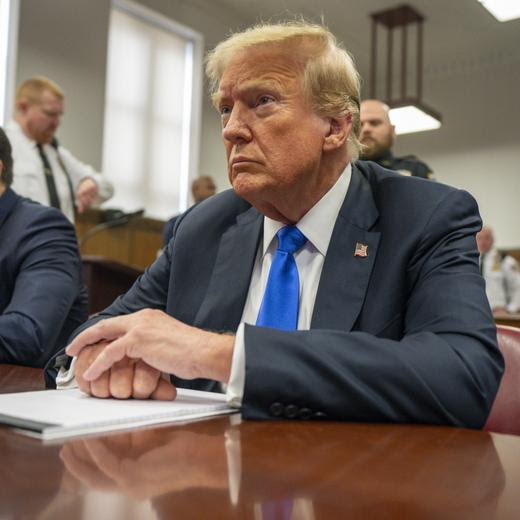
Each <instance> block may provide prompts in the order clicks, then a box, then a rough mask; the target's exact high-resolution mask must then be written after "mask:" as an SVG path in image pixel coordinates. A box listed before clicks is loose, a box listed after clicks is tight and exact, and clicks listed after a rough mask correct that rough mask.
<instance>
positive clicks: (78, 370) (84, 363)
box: [74, 346, 94, 395]
mask: <svg viewBox="0 0 520 520" xmlns="http://www.w3.org/2000/svg"><path fill="white" fill-rule="evenodd" d="M93 349H94V347H92V346H91V347H88V348H85V349H84V350H82V351H81V352H80V353H79V355H78V357H77V358H76V363H75V365H74V375H75V378H76V383H77V384H78V386H79V389H80V390H81V391H82V392H84V393H85V394H88V395H90V381H87V380H86V379H85V378H84V377H83V374H84V373H85V371H86V370H87V369H88V367H89V366H90V364H91V362H92V359H91V358H92V356H93V354H94V353H93Z"/></svg>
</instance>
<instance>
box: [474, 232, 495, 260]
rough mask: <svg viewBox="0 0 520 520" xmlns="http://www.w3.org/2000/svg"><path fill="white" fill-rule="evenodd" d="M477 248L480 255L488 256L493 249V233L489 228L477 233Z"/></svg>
mask: <svg viewBox="0 0 520 520" xmlns="http://www.w3.org/2000/svg"><path fill="white" fill-rule="evenodd" d="M476 238H477V247H478V250H479V252H480V253H482V254H486V253H487V252H488V251H489V250H490V249H491V248H492V247H493V242H494V240H493V232H492V231H491V229H489V228H483V229H482V230H481V231H479V232H478V233H477V236H476Z"/></svg>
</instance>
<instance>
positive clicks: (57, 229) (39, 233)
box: [0, 203, 87, 367]
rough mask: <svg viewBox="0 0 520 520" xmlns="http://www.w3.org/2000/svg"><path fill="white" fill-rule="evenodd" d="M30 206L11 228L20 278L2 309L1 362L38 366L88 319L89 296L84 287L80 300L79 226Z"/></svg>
mask: <svg viewBox="0 0 520 520" xmlns="http://www.w3.org/2000/svg"><path fill="white" fill-rule="evenodd" d="M30 206H31V209H30V211H26V212H24V215H23V216H22V218H23V219H25V220H24V222H22V223H19V222H16V226H14V227H13V228H10V229H9V230H7V231H8V232H9V233H12V234H13V242H12V245H13V248H12V251H11V252H10V254H9V262H11V263H12V264H13V272H12V275H13V278H14V279H15V281H14V288H13V292H12V296H11V299H10V301H9V304H8V305H7V307H6V308H5V309H4V311H3V313H2V314H1V315H0V363H13V364H21V365H27V366H37V367H38V366H43V365H44V364H45V362H46V361H47V360H48V359H49V357H50V356H52V354H53V353H54V352H55V351H56V349H57V348H61V347H62V346H63V345H60V344H59V343H60V341H62V342H63V343H64V342H65V339H64V338H63V337H62V336H63V335H65V336H67V335H69V334H70V332H71V331H72V330H73V329H74V328H75V327H76V326H77V325H78V324H79V323H81V322H82V321H83V320H84V319H86V317H87V300H86V293H84V294H83V298H84V299H83V301H82V303H81V305H80V304H79V300H78V295H80V292H81V291H82V288H83V282H82V280H81V260H80V257H79V253H78V248H77V243H76V235H75V232H74V228H73V227H72V225H71V224H70V223H69V221H68V220H67V219H66V218H65V216H64V215H63V214H62V213H61V212H59V211H57V210H54V209H51V208H45V207H43V206H39V205H36V204H32V203H31V204H30ZM22 224H23V225H22ZM14 269H16V270H14ZM75 302H76V306H75ZM72 314H74V316H72ZM72 318H73V319H72ZM69 325H70V326H71V328H69V330H66V329H67V326H69Z"/></svg>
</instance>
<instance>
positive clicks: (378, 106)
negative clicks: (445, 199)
mask: <svg viewBox="0 0 520 520" xmlns="http://www.w3.org/2000/svg"><path fill="white" fill-rule="evenodd" d="M388 111H389V107H388V105H385V104H384V103H382V102H381V101H378V100H377V99H366V100H365V101H362V102H361V114H360V116H361V143H362V144H363V145H364V150H363V152H362V154H361V159H365V160H367V161H375V162H376V163H378V164H380V165H381V166H383V167H384V168H388V169H390V170H395V171H398V172H399V173H402V174H403V175H412V176H414V177H422V178H423V179H433V172H432V170H431V168H430V167H429V166H428V165H427V164H425V163H423V162H422V161H420V160H419V159H417V157H415V155H405V156H404V157H395V156H394V155H393V154H392V150H391V148H392V145H393V144H394V140H395V127H394V125H392V124H391V123H390V118H389V117H388Z"/></svg>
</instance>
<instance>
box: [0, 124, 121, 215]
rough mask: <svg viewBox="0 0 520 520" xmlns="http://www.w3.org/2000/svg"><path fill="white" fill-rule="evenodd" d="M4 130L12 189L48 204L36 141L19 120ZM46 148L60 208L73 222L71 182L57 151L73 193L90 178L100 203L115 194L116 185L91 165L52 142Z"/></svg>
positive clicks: (46, 189)
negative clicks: (9, 152) (9, 153)
mask: <svg viewBox="0 0 520 520" xmlns="http://www.w3.org/2000/svg"><path fill="white" fill-rule="evenodd" d="M5 132H6V134H7V137H8V138H9V141H10V142H11V146H12V149H13V161H14V162H13V184H12V188H13V190H14V191H16V193H18V194H19V195H22V196H23V197H28V198H30V199H32V200H35V201H36V202H39V203H40V204H43V205H45V206H49V205H50V200H49V191H48V188H47V183H46V181H45V173H44V168H43V163H42V159H41V157H40V154H39V152H38V148H37V146H36V142H35V141H33V140H32V139H30V138H29V137H27V136H26V135H25V134H24V133H23V131H22V129H21V127H20V125H19V124H18V123H17V122H16V121H10V122H9V123H8V124H7V126H6V127H5ZM43 150H44V152H45V154H46V156H47V158H48V159H49V163H50V166H51V170H52V174H53V176H54V182H55V184H56V190H57V192H58V198H59V200H60V206H61V211H63V213H65V216H66V217H67V218H68V219H69V220H70V221H71V222H74V204H73V201H72V198H71V192H70V186H69V181H68V180H67V177H66V173H65V172H64V171H63V168H62V166H61V164H60V160H59V158H58V153H59V156H60V158H61V161H63V165H64V166H65V168H66V169H67V173H68V174H69V176H70V182H71V183H72V189H73V191H74V193H75V192H76V190H77V189H78V186H79V184H80V183H81V181H83V180H84V179H87V178H91V179H93V180H94V181H96V183H97V185H98V199H99V202H103V201H105V200H108V199H109V198H110V197H111V196H112V195H113V193H114V188H113V187H112V184H111V183H110V182H109V181H107V180H106V179H105V178H104V177H103V176H102V175H101V174H99V173H97V172H96V171H95V170H94V168H92V166H89V165H88V164H85V163H82V162H81V161H79V160H78V159H76V158H75V157H74V156H73V155H72V154H71V153H70V152H69V151H68V150H67V149H66V148H63V146H58V150H56V148H54V147H53V146H51V145H50V144H45V145H43Z"/></svg>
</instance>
